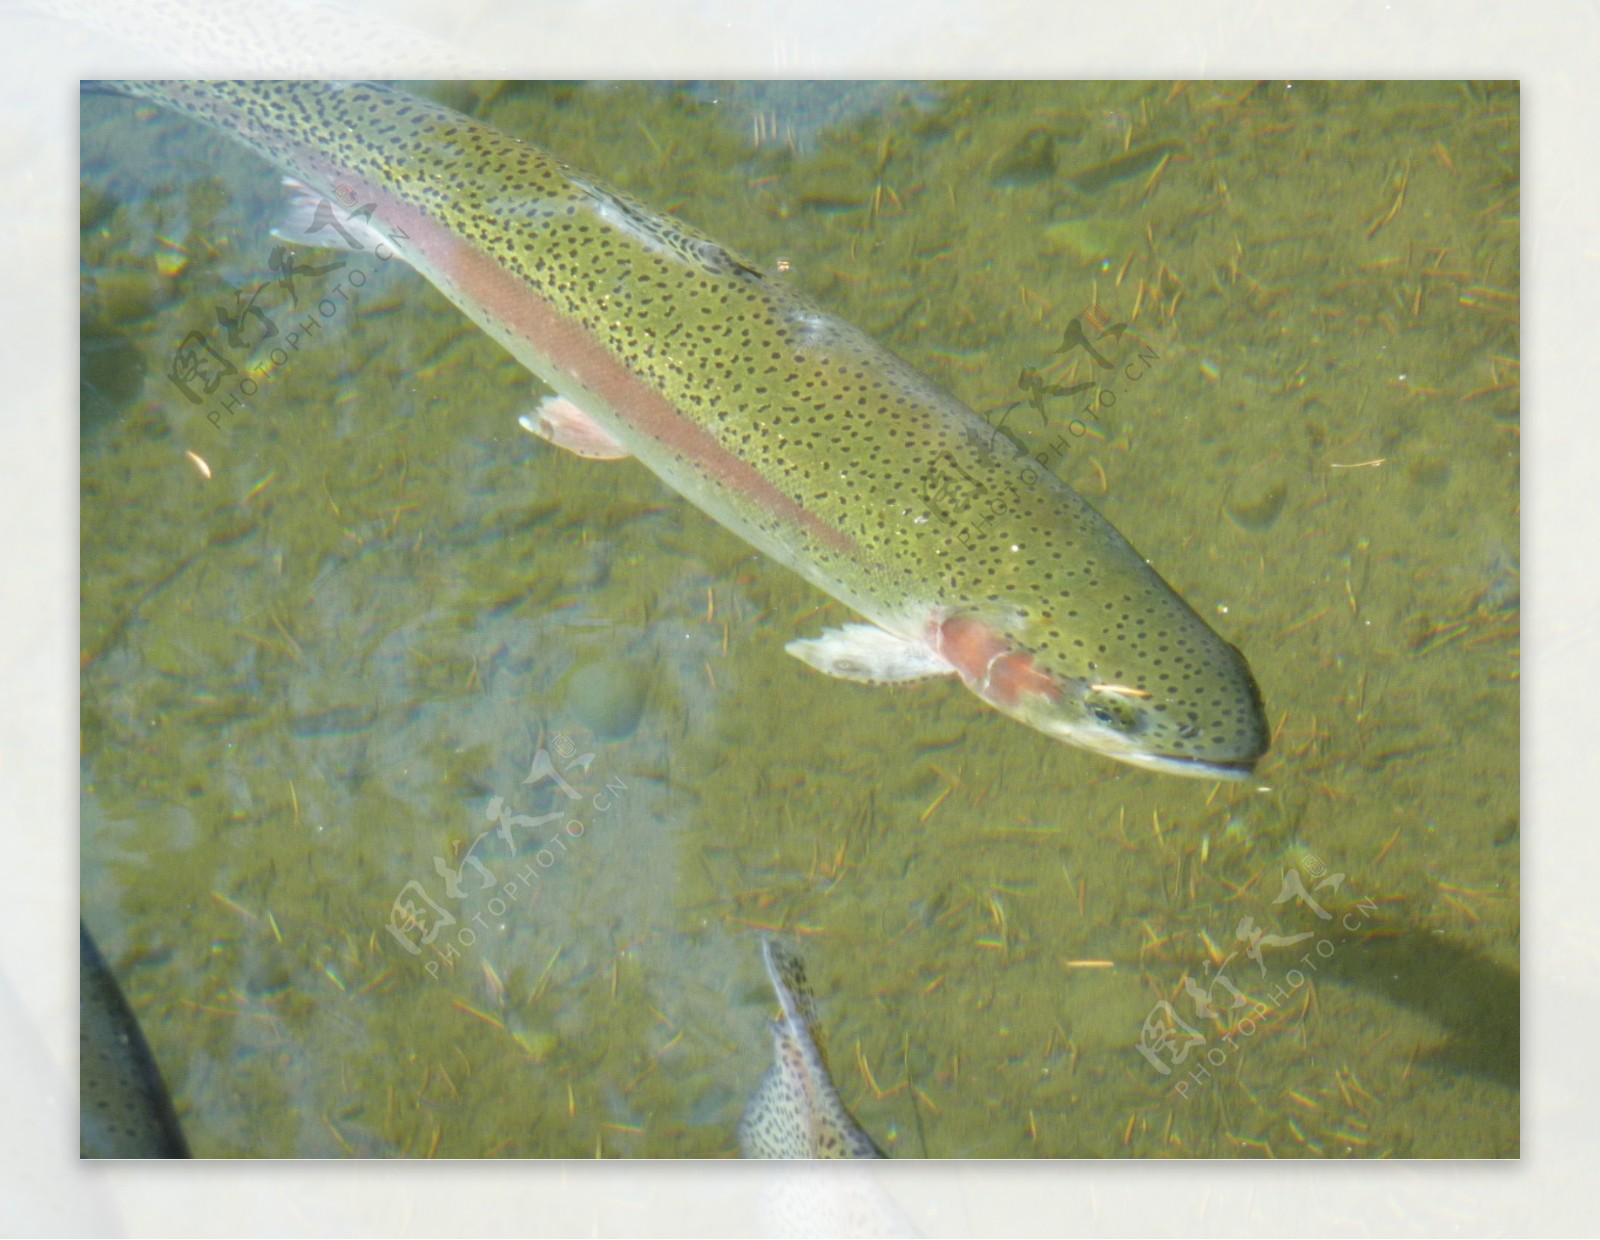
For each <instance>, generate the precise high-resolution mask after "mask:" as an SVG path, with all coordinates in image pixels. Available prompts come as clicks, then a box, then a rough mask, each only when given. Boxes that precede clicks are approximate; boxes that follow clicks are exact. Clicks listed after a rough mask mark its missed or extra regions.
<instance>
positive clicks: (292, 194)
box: [272, 177, 405, 259]
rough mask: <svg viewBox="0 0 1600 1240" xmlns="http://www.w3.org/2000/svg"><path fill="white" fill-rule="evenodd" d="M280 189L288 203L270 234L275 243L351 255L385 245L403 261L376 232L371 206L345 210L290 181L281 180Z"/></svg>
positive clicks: (390, 245)
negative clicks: (286, 196) (347, 252)
mask: <svg viewBox="0 0 1600 1240" xmlns="http://www.w3.org/2000/svg"><path fill="white" fill-rule="evenodd" d="M283 185H284V188H285V189H287V190H288V191H289V201H288V203H287V205H286V206H285V207H284V212H283V218H282V219H281V220H280V221H279V222H278V225H277V227H276V228H274V229H273V230H272V235H273V236H274V237H276V238H277V239H278V240H279V241H288V242H291V243H292V244H294V245H304V246H311V247H314V248H317V249H323V250H347V251H349V252H350V253H352V254H372V253H376V252H377V250H378V247H379V246H385V245H387V246H388V247H389V250H390V251H391V252H392V253H393V254H395V255H396V256H397V257H399V258H402V259H403V258H404V257H405V255H404V254H402V253H401V252H400V249H399V247H397V246H395V245H392V244H390V242H389V239H388V238H387V237H385V236H384V235H383V234H382V233H381V232H379V231H378V226H377V225H376V224H375V223H374V222H373V219H372V211H373V208H372V204H370V203H366V204H362V203H354V204H352V205H349V206H346V205H345V204H344V203H342V202H335V201H334V200H333V199H331V198H329V197H328V196H327V195H326V194H319V193H318V192H317V191H316V190H314V189H312V188H311V187H310V186H309V185H307V184H306V183H305V182H304V181H297V180H295V179H294V178H293V177H284V178H283ZM379 257H380V258H381V257H382V255H381V254H380V255H379Z"/></svg>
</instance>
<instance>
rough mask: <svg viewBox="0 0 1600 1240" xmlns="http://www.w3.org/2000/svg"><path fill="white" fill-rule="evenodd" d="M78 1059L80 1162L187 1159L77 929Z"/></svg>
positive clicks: (162, 1088)
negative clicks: (89, 1160) (126, 1159)
mask: <svg viewBox="0 0 1600 1240" xmlns="http://www.w3.org/2000/svg"><path fill="white" fill-rule="evenodd" d="M78 1055H79V1059H78V1156H79V1157H80V1158H187V1157H189V1146H188V1143H187V1142H186V1141H184V1139H183V1130H182V1129H181V1128H179V1127H178V1116H177V1113H176V1112H175V1111H174V1110H173V1109H172V1099H171V1098H170V1097H169V1096H168V1094H167V1087H166V1084H165V1083H164V1082H163V1081H162V1079H161V1070H160V1069H159V1068H157V1067H156V1061H155V1058H154V1057H153V1056H152V1055H151V1054H150V1046H149V1044H148V1043H147V1042H146V1041H145V1040H144V1034H143V1033H142V1032H141V1031H140V1029H139V1022H138V1020H137V1019H135V1017H134V1015H133V1009H132V1008H130V1007H129V1006H128V1001H127V999H125V998H124V997H123V995H122V988H121V987H120V986H118V985H117V979H116V978H115V977H113V976H112V975H111V970H110V969H109V968H108V967H107V966H106V962H105V959H104V958H103V957H102V956H101V955H100V949H99V948H97V947H96V946H95V944H94V940H93V939H92V938H90V937H89V931H88V929H87V928H86V927H85V926H84V925H83V924H82V923H81V922H80V923H79V925H78Z"/></svg>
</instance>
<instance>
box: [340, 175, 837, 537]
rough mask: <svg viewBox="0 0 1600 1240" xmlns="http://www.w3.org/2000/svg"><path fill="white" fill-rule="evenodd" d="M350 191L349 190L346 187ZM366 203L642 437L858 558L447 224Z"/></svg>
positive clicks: (370, 190)
mask: <svg viewBox="0 0 1600 1240" xmlns="http://www.w3.org/2000/svg"><path fill="white" fill-rule="evenodd" d="M346 183H348V182H346ZM361 190H363V191H365V195H366V196H364V197H363V198H362V201H364V202H370V201H373V200H374V199H375V198H376V199H378V200H381V202H382V204H383V206H382V208H381V209H380V211H379V212H378V215H379V218H380V219H383V220H385V221H389V222H392V223H394V224H396V225H398V226H399V227H400V228H401V229H403V230H404V231H405V232H406V233H407V234H409V237H410V240H411V242H412V244H414V245H415V246H416V247H417V249H418V250H419V251H420V252H421V253H422V255H423V256H424V257H425V258H426V259H427V261H428V263H429V265H430V266H431V267H432V268H433V269H434V270H435V271H437V272H438V273H439V274H440V275H441V276H442V277H443V278H444V279H445V280H447V281H449V282H450V284H452V285H454V287H455V290H456V292H457V293H458V294H459V295H461V296H463V297H465V298H468V299H470V300H471V301H472V302H473V303H474V304H476V305H477V306H479V307H480V308H481V311H482V313H484V314H485V315H487V316H488V317H490V318H492V319H494V320H495V321H498V322H499V323H501V324H503V325H505V326H506V327H507V328H509V329H510V330H511V331H512V332H513V333H514V334H516V335H518V336H520V337H522V338H523V339H524V340H526V341H528V343H529V344H530V345H531V346H532V347H533V348H535V349H537V350H538V351H539V352H540V353H542V354H544V355H545V356H547V357H549V358H550V359H551V360H552V361H554V362H555V363H556V364H557V365H558V366H560V367H561V369H562V370H563V371H565V372H566V373H567V374H568V375H571V376H572V378H574V379H575V380H577V381H578V382H579V383H581V384H583V385H584V387H586V388H588V389H589V390H590V391H592V392H595V393H598V394H599V395H600V396H601V397H602V398H603V399H604V400H605V401H606V402H607V403H608V404H609V405H610V406H611V407H612V408H613V409H614V410H616V411H617V413H618V415H619V416H621V417H624V418H626V419H628V420H629V421H630V423H631V424H632V426H633V427H634V428H635V429H636V430H638V431H639V432H640V433H642V434H644V435H646V436H648V437H649V438H650V439H652V440H654V441H655V442H657V443H659V444H661V445H662V446H663V447H666V448H669V449H673V450H675V451H677V452H679V453H681V454H682V455H684V456H685V457H688V458H689V459H690V460H693V461H695V462H697V463H698V464H699V465H700V467H701V468H702V469H703V470H704V471H705V472H706V473H707V474H709V475H710V476H711V477H712V478H713V479H714V480H716V481H717V482H718V483H719V484H721V485H722V486H723V487H725V488H727V489H728V490H731V491H734V492H737V493H738V494H740V495H743V496H745V497H746V498H747V499H749V500H750V501H751V502H752V503H754V504H756V505H758V506H760V507H762V508H765V509H766V510H767V511H769V512H771V513H773V514H775V515H777V516H779V517H782V518H783V519H784V520H786V521H788V522H790V523H791V524H793V525H795V526H798V527H799V528H801V529H803V530H805V531H806V532H807V533H809V534H811V535H812V536H813V537H815V538H817V539H818V540H820V541H821V542H823V543H825V544H827V545H828V546H830V547H832V548H834V549H835V550H837V551H841V552H846V553H853V552H854V551H855V550H856V544H855V540H854V539H852V538H850V537H849V536H848V535H846V534H845V533H843V532H842V531H840V530H838V529H835V528H834V527H833V526H831V525H829V524H828V523H827V522H825V521H823V520H822V519H821V518H820V517H818V516H817V515H816V514H815V513H813V512H810V511H808V510H807V509H806V508H805V507H804V506H802V505H801V504H799V503H797V502H796V501H795V500H793V499H791V498H790V497H789V496H788V495H785V494H784V493H783V492H782V491H781V490H779V489H778V488H777V487H776V486H774V485H773V484H772V483H771V482H769V481H768V480H767V479H766V478H764V477H762V475H761V473H760V472H759V471H758V470H757V469H756V468H755V467H754V466H753V465H751V464H750V463H749V462H747V461H743V460H741V459H740V458H739V457H737V456H735V455H734V454H733V453H731V452H729V451H728V449H726V448H725V447H723V446H722V444H721V443H719V442H718V440H717V438H716V436H714V435H712V434H711V433H710V432H709V431H707V430H706V429H705V428H704V427H702V426H699V425H698V424H696V423H695V422H694V421H692V420H691V419H689V418H687V417H685V416H684V414H683V413H682V412H681V411H680V410H679V409H677V408H676V407H675V406H674V405H673V404H672V403H671V402H670V401H669V400H667V398H666V397H664V396H663V395H661V393H659V392H657V391H656V390H655V389H654V388H652V387H650V386H649V385H648V384H646V383H645V382H644V381H643V380H641V379H640V378H639V377H638V376H637V375H635V374H633V372H631V371H630V370H629V369H628V368H627V367H626V366H625V365H623V364H622V363H621V362H619V361H618V360H617V359H616V358H614V357H612V356H611V355H610V354H609V353H607V352H606V350H605V348H604V347H603V346H602V345H601V344H600V343H599V341H597V340H596V339H595V338H594V336H593V335H591V334H590V333H589V332H587V331H586V330H585V329H584V328H583V327H581V326H579V325H578V324H577V323H574V322H573V321H572V320H570V319H567V318H564V317H562V315H561V314H560V312H559V311H557V310H556V308H555V307H554V306H553V305H551V304H550V302H549V301H547V300H546V299H545V298H543V297H541V296H540V295H539V294H537V293H535V292H534V291H533V290H532V289H531V288H529V287H528V286H527V285H526V284H525V283H523V282H522V281H521V280H519V279H518V278H517V277H516V276H514V275H513V274H512V273H511V272H509V271H507V270H506V269H505V268H504V267H502V266H500V264H499V263H497V262H495V261H494V259H492V258H490V257H489V256H488V255H486V254H484V253H482V252H481V251H479V250H476V249H474V248H473V247H472V246H471V245H470V244H468V243H467V242H465V241H463V240H461V238H459V237H457V236H456V235H455V234H454V233H453V232H451V231H450V230H449V229H448V228H446V227H445V226H444V225H443V224H440V223H439V222H438V221H437V220H434V219H432V218H430V217H429V216H427V215H424V214H423V213H422V212H421V211H418V210H417V209H415V208H414V207H411V206H409V205H407V204H405V203H402V202H400V201H398V200H397V199H395V198H393V197H392V196H391V195H388V194H385V193H383V192H382V191H379V190H377V189H376V188H375V187H372V186H369V185H364V184H363V185H362V186H361Z"/></svg>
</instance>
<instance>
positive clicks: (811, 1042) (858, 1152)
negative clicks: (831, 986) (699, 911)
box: [739, 938, 883, 1158]
mask: <svg viewBox="0 0 1600 1240" xmlns="http://www.w3.org/2000/svg"><path fill="white" fill-rule="evenodd" d="M761 952H762V956H763V958H764V959H765V960H766V964H767V976H768V977H769V978H771V979H772V988H773V989H774V990H776V991H777V992H778V1002H779V1003H780V1004H781V1005H782V1007H783V1019H782V1020H775V1021H773V1022H772V1049H773V1054H774V1058H775V1060H776V1062H775V1063H774V1064H773V1065H772V1067H770V1068H768V1069H767V1073H766V1075H765V1076H763V1077H762V1078H761V1084H760V1085H759V1086H757V1087H756V1091H755V1093H754V1094H752V1095H751V1096H750V1102H749V1104H748V1105H747V1106H746V1107H745V1112H744V1118H743V1119H742V1120H741V1121H740V1123H739V1152H740V1153H742V1154H743V1155H744V1156H745V1157H746V1158H882V1157H883V1153H882V1151H880V1150H879V1149H878V1147H877V1146H876V1145H874V1144H873V1142H872V1138H871V1137H869V1136H867V1134H866V1133H864V1132H863V1131H861V1128H860V1127H859V1126H858V1125H857V1124H856V1122H855V1120H854V1119H852V1118H851V1117H850V1112H849V1111H847V1110H845V1105H844V1103H843V1101H841V1100H840V1098H839V1091H838V1090H837V1089H835V1088H834V1085H833V1079H832V1078H831V1077H830V1076H829V1075H828V1064H827V1060H826V1059H825V1058H824V1056H823V1053H822V1046H821V1040H820V1035H819V1034H818V1029H819V1025H818V1023H817V1005H816V1000H815V999H814V998H813V997H812V995H811V987H810V985H809V984H808V983H807V982H806V971H805V965H804V964H802V963H801V961H800V957H799V956H797V955H796V954H795V953H794V952H792V951H791V950H789V948H787V947H785V946H784V945H783V944H782V943H779V942H778V941H777V940H775V939H770V938H769V939H765V940H764V941H763V942H762V945H761Z"/></svg>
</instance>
